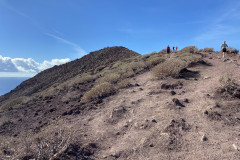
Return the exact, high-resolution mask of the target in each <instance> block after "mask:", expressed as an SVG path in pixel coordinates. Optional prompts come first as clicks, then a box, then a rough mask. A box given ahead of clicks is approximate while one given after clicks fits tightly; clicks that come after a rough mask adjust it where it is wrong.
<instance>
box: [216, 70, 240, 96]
mask: <svg viewBox="0 0 240 160" xmlns="http://www.w3.org/2000/svg"><path fill="white" fill-rule="evenodd" d="M219 82H220V88H219V91H220V93H222V94H224V95H230V96H232V97H237V98H240V88H239V85H238V84H237V82H236V80H235V79H234V78H233V77H232V76H231V75H230V74H225V75H223V76H221V77H220V79H219Z"/></svg>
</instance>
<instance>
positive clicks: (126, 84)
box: [117, 79, 131, 89]
mask: <svg viewBox="0 0 240 160" xmlns="http://www.w3.org/2000/svg"><path fill="white" fill-rule="evenodd" d="M130 85H131V83H130V81H129V79H124V80H122V81H120V82H119V83H118V84H117V89H123V88H126V87H129V86H130Z"/></svg>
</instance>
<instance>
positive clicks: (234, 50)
mask: <svg viewBox="0 0 240 160" xmlns="http://www.w3.org/2000/svg"><path fill="white" fill-rule="evenodd" d="M231 53H233V54H238V53H239V50H238V49H236V48H233V49H232V51H231Z"/></svg>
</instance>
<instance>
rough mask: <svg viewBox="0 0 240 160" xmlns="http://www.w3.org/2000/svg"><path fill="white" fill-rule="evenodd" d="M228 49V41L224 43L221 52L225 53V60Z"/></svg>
mask: <svg viewBox="0 0 240 160" xmlns="http://www.w3.org/2000/svg"><path fill="white" fill-rule="evenodd" d="M227 47H228V45H227V44H226V41H224V42H223V44H222V45H221V50H222V52H223V58H225V52H227Z"/></svg>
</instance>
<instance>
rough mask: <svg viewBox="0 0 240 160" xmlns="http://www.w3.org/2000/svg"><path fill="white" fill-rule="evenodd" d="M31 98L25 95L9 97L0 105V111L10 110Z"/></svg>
mask: <svg viewBox="0 0 240 160" xmlns="http://www.w3.org/2000/svg"><path fill="white" fill-rule="evenodd" d="M30 100H31V98H30V97H26V96H22V97H18V98H15V99H11V100H9V101H7V102H5V103H4V104H3V105H2V106H1V107H0V112H4V111H6V110H11V109H14V108H18V107H20V106H21V105H23V104H25V103H27V102H29V101H30Z"/></svg>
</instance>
